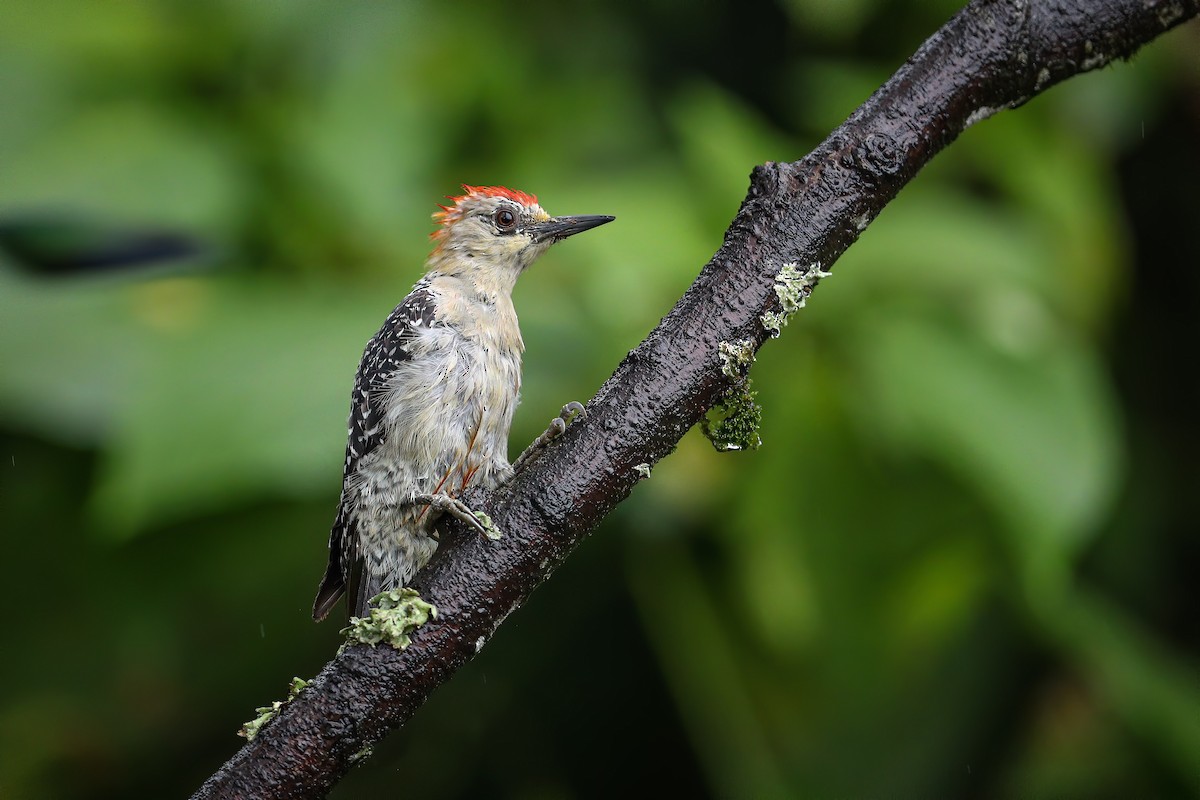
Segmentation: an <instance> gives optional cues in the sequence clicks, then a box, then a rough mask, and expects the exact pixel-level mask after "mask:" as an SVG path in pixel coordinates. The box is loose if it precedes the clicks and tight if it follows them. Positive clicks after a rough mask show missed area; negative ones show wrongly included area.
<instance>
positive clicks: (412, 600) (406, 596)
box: [341, 589, 437, 650]
mask: <svg viewBox="0 0 1200 800" xmlns="http://www.w3.org/2000/svg"><path fill="white" fill-rule="evenodd" d="M371 605H372V606H373V608H371V610H370V614H368V615H367V616H366V617H351V618H350V624H349V625H347V626H346V627H345V628H342V631H341V632H342V634H343V635H344V636H345V637H346V642H347V643H348V644H349V643H352V642H358V643H360V644H369V645H371V646H372V647H374V646H375V645H377V644H380V643H383V642H386V643H387V644H390V645H391V646H392V647H394V648H396V649H397V650H403V649H404V648H406V647H408V645H409V643H410V642H411V641H412V639H411V638H410V637H409V634H410V633H412V632H413V631H415V630H416V629H417V628H419V627H421V626H422V625H424V624H425V623H426V622H428V621H429V620H430V619H436V618H437V609H436V608H434V606H433V605H431V604H430V603H427V602H425V601H424V600H422V599H421V596H420V595H419V594H417V592H416V590H414V589H398V590H395V591H391V592H383V593H382V594H378V595H376V596H375V597H372V598H371Z"/></svg>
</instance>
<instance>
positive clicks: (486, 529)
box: [471, 511, 504, 542]
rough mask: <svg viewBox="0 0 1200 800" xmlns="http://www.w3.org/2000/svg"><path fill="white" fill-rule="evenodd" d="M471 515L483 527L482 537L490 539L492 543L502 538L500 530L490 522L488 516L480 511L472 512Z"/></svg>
mask: <svg viewBox="0 0 1200 800" xmlns="http://www.w3.org/2000/svg"><path fill="white" fill-rule="evenodd" d="M471 513H472V514H474V515H475V519H477V520H479V524H480V525H482V526H483V535H484V536H486V537H487V538H489V539H491V540H492V541H493V542H494V541H496V540H498V539H500V538H501V537H502V536H504V534H503V532H501V530H500V526H498V525H497V524H496V523H495V522H494V521H492V518H491V517H490V516H488V515H487V514H485V513H483V512H482V511H472V512H471Z"/></svg>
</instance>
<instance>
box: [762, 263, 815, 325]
mask: <svg viewBox="0 0 1200 800" xmlns="http://www.w3.org/2000/svg"><path fill="white" fill-rule="evenodd" d="M830 274H831V273H828V272H822V271H821V262H820V261H817V262H814V263H812V264H809V265H808V266H807V267H805V268H804V269H801V268H800V267H799V265H797V264H796V262H794V261H791V262H788V263H787V264H784V265H783V268H782V269H780V270H779V274H778V275H776V276H775V296H776V297H777V298H779V309H780V310H779V311H768V312H766V313H764V314H763V315H762V316H761V317H759V321H760V322H761V323H762V326H763V328H765V329H766V330H767V331H768V332H769V333H770V334H771V337H772V338H774V337H777V336H779V332H780V331H781V330H783V327H784V326H785V325H787V324H788V320H789V319H791V318H792V315H793V314H795V313H796V312H797V311H799V310H800V309H802V308H804V303H805V301H807V300H808V296H809V295H810V294H812V290H813V287H814V286H816V285H817V283H818V282H819V281H820V280H821V278H828V277H829V276H830Z"/></svg>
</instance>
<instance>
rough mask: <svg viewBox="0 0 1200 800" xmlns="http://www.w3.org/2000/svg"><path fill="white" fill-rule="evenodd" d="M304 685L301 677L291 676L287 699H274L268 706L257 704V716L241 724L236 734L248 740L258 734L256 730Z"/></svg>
mask: <svg viewBox="0 0 1200 800" xmlns="http://www.w3.org/2000/svg"><path fill="white" fill-rule="evenodd" d="M306 686H308V681H306V680H304V679H303V678H292V682H291V684H290V685H289V688H288V696H287V699H285V700H275V701H273V702H272V703H271V705H269V706H259V707H258V708H256V709H254V713H255V714H257V715H258V716H256V717H255V718H254V719H252V720H250V721H249V722H247V723H246V724H245V725H243V726H242V728H241V730H239V731H238V736H243V737H245V739H246V741H250V740H251V739H253V738H254V737H255V736H258V732H259V731H260V730H262V727H263V725H266V724H267V723H268V722H270V721H271V720H272V719H274V718H275V715H276V714H278V713H279V709H281V708H283V707H284V706H285V705H287V704H288V703H290V702H292V701H293V700H295V699H296V695H298V694H300V692H301V691H302V690H303V689H304V687H306Z"/></svg>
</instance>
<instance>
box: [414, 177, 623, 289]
mask: <svg viewBox="0 0 1200 800" xmlns="http://www.w3.org/2000/svg"><path fill="white" fill-rule="evenodd" d="M463 192H464V194H462V195H461V196H459V197H451V198H449V199H450V200H451V201H452V204H451V205H445V206H440V208H441V209H442V210H441V211H439V212H437V213H435V214H434V215H433V218H434V220H435V221H437V222H439V223H441V227H440V228H438V230H436V231H434V233H433V239H434V241H435V242H436V246H435V248H434V252H433V255H432V256H431V260H433V261H435V262H437V266H438V268H439V269H442V270H443V271H444V270H445V269H446V267H447V266H448V265H449V264H451V263H453V264H454V265H455V266H456V268H457V269H459V270H461V269H486V270H489V271H491V270H499V271H503V272H511V274H512V277H513V280H515V279H516V276H517V275H519V274H520V273H521V271H522V270H524V269H525V268H526V267H528V266H529V265H530V264H532V263H533V262H534V260H535V259H536V258H537V257H538V256H540V255H541V254H542V253H544V252H545V251H546V250H547V249H548V248H549V247H550V245H552V244H554V243H555V242H557V241H561V240H562V239H565V238H567V237H568V236H573V235H575V234H577V233H582V232H583V231H586V230H590V229H591V228H595V227H596V226H598V225H603V224H604V223H606V222H612V221H613V219H614V217H610V216H601V215H589V216H576V217H552V216H550V215H549V214H547V213H546V212H545V211H543V210H542V207H541V206H540V205H538V201H537V197H535V196H533V195H531V194H526V193H525V192H518V191H516V190H514V189H506V188H504V187H503V186H463Z"/></svg>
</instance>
